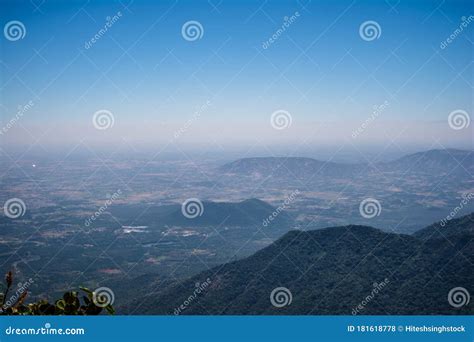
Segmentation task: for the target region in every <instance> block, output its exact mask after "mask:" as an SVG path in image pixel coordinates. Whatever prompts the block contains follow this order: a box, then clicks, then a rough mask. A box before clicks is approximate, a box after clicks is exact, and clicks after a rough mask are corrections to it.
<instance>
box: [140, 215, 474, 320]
mask: <svg viewBox="0 0 474 342" xmlns="http://www.w3.org/2000/svg"><path fill="white" fill-rule="evenodd" d="M469 217H471V218H472V214H471V215H469ZM446 229H449V230H450V239H449V241H447V240H446V239H444V238H439V237H437V236H436V235H435V236H432V237H429V236H428V235H429V233H430V230H431V228H430V227H427V228H425V229H423V230H422V231H420V232H419V233H418V234H415V235H414V236H411V235H401V234H392V233H385V232H382V231H380V230H377V229H375V228H371V227H366V226H353V225H351V226H343V227H333V228H326V229H322V230H315V231H290V232H288V233H287V234H285V235H284V236H283V237H282V238H280V239H279V240H277V241H275V242H274V243H273V244H271V245H270V246H268V247H266V248H264V249H262V250H260V251H259V252H257V253H255V254H254V255H252V256H250V257H248V258H246V259H243V260H239V261H235V262H232V263H228V264H224V265H222V266H219V267H215V268H213V269H210V270H208V271H205V272H202V273H200V274H198V275H196V276H194V277H192V278H190V279H188V280H185V281H183V282H179V283H176V284H173V285H170V286H168V287H167V288H166V289H165V290H163V291H162V289H160V291H159V292H160V295H159V296H155V295H154V294H153V292H152V291H151V292H150V294H149V297H148V298H144V299H141V300H140V302H142V301H144V304H143V305H141V306H140V312H141V313H144V314H173V312H175V310H176V308H179V307H180V306H181V305H182V307H184V309H183V310H182V314H228V315H230V314H258V315H260V314H270V315H278V314H289V315H297V314H303V315H305V314H313V315H332V314H336V315H342V314H344V315H351V314H354V310H355V309H356V308H357V307H358V306H359V305H361V306H362V308H359V310H358V312H356V313H358V314H365V315H367V314H380V315H385V314H387V315H388V314H390V315H395V314H397V315H401V314H410V315H412V314H474V305H473V303H472V300H471V303H470V304H469V305H466V306H464V307H462V308H454V307H452V306H451V305H450V304H449V303H448V300H447V296H448V293H449V291H450V290H451V289H452V288H454V287H464V288H466V289H467V290H468V291H469V292H470V293H471V294H473V293H474V286H473V284H474V272H472V265H473V264H474V235H473V234H472V222H471V221H470V218H468V217H464V218H461V219H459V220H453V221H451V222H450V226H449V228H446ZM421 237H423V239H422V238H421ZM203 283H206V284H207V285H208V286H207V287H206V288H205V289H204V290H202V291H201V292H200V293H199V294H196V292H195V289H196V288H197V287H200V286H201V284H203ZM382 285H383V286H382ZM277 287H285V288H287V289H289V290H290V291H291V294H292V301H291V304H289V305H287V306H284V307H280V308H278V307H275V306H273V305H272V303H271V301H270V294H271V292H272V291H273V290H274V289H275V288H277ZM375 288H377V289H379V291H378V292H377V293H376V294H374V289H375ZM190 296H191V297H190ZM368 296H371V297H370V298H369V297H368ZM368 298H369V299H368ZM183 303H184V304H183ZM364 303H365V304H364Z"/></svg>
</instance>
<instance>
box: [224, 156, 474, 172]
mask: <svg viewBox="0 0 474 342" xmlns="http://www.w3.org/2000/svg"><path fill="white" fill-rule="evenodd" d="M374 170H375V171H386V172H400V173H409V172H421V173H429V174H433V175H440V174H445V173H453V174H459V173H463V174H466V175H469V173H468V172H467V171H469V172H474V153H473V151H463V150H455V149H445V150H430V151H426V152H419V153H414V154H410V155H407V156H404V157H402V158H399V159H397V160H394V161H391V162H385V163H376V164H374V165H369V164H364V163H359V164H345V163H335V162H331V161H321V160H316V159H312V158H301V157H261V158H243V159H238V160H236V161H233V162H231V163H227V164H224V165H223V166H221V167H220V168H219V171H220V172H222V173H225V174H236V175H242V176H257V177H267V176H269V175H272V176H274V177H279V176H284V177H295V176H296V177H301V178H303V179H309V178H310V177H313V176H327V177H332V178H340V177H350V176H353V175H357V174H361V173H362V172H363V173H366V174H367V173H370V172H371V171H374Z"/></svg>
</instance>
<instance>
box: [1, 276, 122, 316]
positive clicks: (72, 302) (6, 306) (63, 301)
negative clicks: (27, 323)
mask: <svg viewBox="0 0 474 342" xmlns="http://www.w3.org/2000/svg"><path fill="white" fill-rule="evenodd" d="M5 283H6V284H5V285H4V286H3V287H4V290H3V292H2V293H1V294H0V302H1V309H0V315H35V316H37V315H99V314H100V313H101V312H102V311H103V309H105V310H106V311H107V312H108V313H109V314H114V313H115V310H114V308H113V307H112V306H111V305H107V306H105V307H101V306H97V305H96V304H95V303H94V300H93V297H94V292H93V291H91V290H89V289H87V288H84V287H83V288H81V290H82V291H83V292H84V293H85V294H86V295H85V296H82V298H81V297H80V296H79V293H78V292H77V291H68V292H65V293H64V294H63V297H62V298H60V299H58V300H56V301H55V302H54V304H50V303H49V302H48V301H47V300H40V301H38V302H36V303H30V304H25V301H26V298H27V296H28V290H27V289H25V290H24V291H21V293H19V295H18V296H16V295H14V296H13V298H14V301H13V303H7V298H8V295H9V294H10V293H11V291H12V285H13V273H12V272H11V271H10V272H8V273H7V274H6V276H5ZM98 300H99V303H100V298H99V299H98Z"/></svg>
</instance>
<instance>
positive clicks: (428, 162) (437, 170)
mask: <svg viewBox="0 0 474 342" xmlns="http://www.w3.org/2000/svg"><path fill="white" fill-rule="evenodd" d="M381 167H384V168H385V169H387V170H399V171H406V172H408V171H414V172H423V173H433V174H438V175H440V174H442V173H452V174H457V173H463V174H468V172H472V171H473V170H474V153H473V151H464V150H456V149H445V150H429V151H425V152H418V153H414V154H410V155H407V156H404V157H402V158H399V159H397V160H395V161H392V162H389V163H383V164H381Z"/></svg>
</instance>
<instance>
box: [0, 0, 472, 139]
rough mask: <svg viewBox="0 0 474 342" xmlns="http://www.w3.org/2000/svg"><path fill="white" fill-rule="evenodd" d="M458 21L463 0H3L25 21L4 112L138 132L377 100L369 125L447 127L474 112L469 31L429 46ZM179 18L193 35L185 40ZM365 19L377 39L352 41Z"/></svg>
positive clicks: (7, 58)
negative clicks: (108, 117)
mask: <svg viewBox="0 0 474 342" xmlns="http://www.w3.org/2000/svg"><path fill="white" fill-rule="evenodd" d="M118 12H120V13H121V16H120V18H119V19H118V20H117V21H116V22H115V23H114V24H113V25H112V26H111V27H110V28H109V29H108V30H107V32H106V33H105V34H104V35H102V36H101V37H100V39H99V40H98V41H96V42H95V43H94V44H92V46H91V47H90V48H89V49H86V48H85V43H86V42H89V41H90V39H91V38H92V37H94V35H96V34H97V33H98V32H99V30H100V29H102V28H103V27H104V25H105V23H106V18H107V17H113V16H114V15H117V13H118ZM295 13H298V16H297V17H296V19H295V20H294V22H293V23H291V25H289V27H288V28H286V29H285V31H284V32H283V33H282V34H281V35H279V36H278V38H277V39H276V40H275V41H274V42H273V43H272V44H270V46H269V47H268V48H267V49H264V48H262V44H263V43H264V42H266V41H268V39H269V38H270V37H271V36H272V35H273V34H275V33H276V32H277V30H278V29H279V28H281V27H282V25H283V23H284V18H285V17H291V16H292V15H295ZM470 15H474V11H473V6H472V4H470V3H469V1H446V2H443V1H400V2H395V1H391V2H390V1H354V2H352V1H269V2H265V1H261V2H257V1H220V2H219V1H214V2H208V1H179V2H174V1H138V0H135V1H122V2H112V1H97V2H87V1H67V2H66V1H46V2H44V3H35V2H30V1H24V2H22V1H2V11H1V14H0V18H1V23H2V25H5V24H7V23H8V22H10V21H11V20H18V21H21V22H22V23H23V24H24V26H25V28H26V36H25V37H24V38H23V39H20V40H18V41H9V40H7V39H5V38H4V37H2V40H1V62H2V63H1V65H0V67H1V69H0V70H1V79H2V89H1V102H2V107H1V114H2V120H3V121H8V120H10V118H11V117H13V116H14V115H15V113H16V111H17V108H18V106H19V105H24V104H26V103H28V102H29V101H33V102H34V106H33V108H32V109H30V110H29V113H27V114H25V115H24V116H23V117H22V118H21V126H23V127H27V126H28V125H30V124H31V125H39V126H44V125H46V126H51V124H54V125H58V127H65V126H67V125H77V127H81V125H87V124H89V123H90V120H91V117H92V115H93V114H94V113H95V112H96V111H98V110H101V109H107V110H109V111H110V112H112V113H113V115H114V118H115V123H116V125H117V126H120V125H122V129H125V128H124V125H128V126H129V127H131V126H130V125H132V126H133V129H134V130H135V131H137V132H138V133H137V135H139V133H140V130H141V129H143V132H146V131H147V129H150V125H157V126H156V127H158V126H159V127H161V128H157V130H156V131H157V132H158V131H159V132H161V131H160V129H163V130H165V131H166V128H164V127H167V126H166V125H168V124H169V125H171V126H173V125H175V126H176V127H179V126H180V125H183V124H185V123H186V121H187V120H190V118H192V116H193V113H194V112H195V111H196V110H197V108H199V107H201V106H202V105H203V104H204V103H206V101H211V103H212V105H211V106H209V107H208V108H206V109H205V113H203V115H201V116H200V118H199V122H200V123H201V124H202V125H204V123H208V124H212V125H214V124H215V125H217V126H216V127H219V123H220V124H221V125H223V126H226V127H228V126H229V125H234V124H235V126H236V127H237V126H239V125H240V126H242V127H245V126H246V125H253V124H256V123H257V122H268V120H269V118H270V115H271V114H272V112H274V111H276V110H279V109H284V110H286V111H288V112H289V113H291V115H292V119H293V123H294V125H295V126H297V125H307V124H308V123H310V122H354V123H355V124H357V123H360V122H363V121H364V120H365V119H366V118H367V117H368V116H370V115H371V112H372V110H373V106H374V105H380V104H382V103H383V102H384V101H388V102H389V103H390V106H389V107H388V108H387V109H386V110H385V112H384V113H383V115H381V117H380V118H379V120H380V121H381V122H384V121H387V122H388V121H402V122H408V121H422V122H432V121H443V122H445V121H446V119H447V116H448V114H449V113H450V112H452V111H453V110H456V109H463V110H465V111H466V112H468V113H472V112H473V111H472V109H473V101H472V97H473V85H474V83H473V77H472V75H473V65H472V61H473V42H474V34H473V33H474V30H473V27H474V25H472V26H473V27H471V26H468V27H467V28H465V29H464V31H463V32H462V33H461V34H459V35H457V36H456V38H455V39H454V41H453V42H452V43H450V44H448V46H447V47H446V48H444V49H441V48H440V43H441V42H443V41H444V40H445V39H446V38H447V37H448V36H449V35H451V34H452V33H453V31H454V30H456V29H457V28H459V26H460V24H461V23H462V17H463V16H464V17H469V16H470ZM190 20H194V21H198V22H199V23H200V24H201V25H202V27H203V36H202V38H201V39H198V40H196V41H187V40H185V39H183V36H182V34H181V29H182V26H183V24H184V23H186V22H187V21H190ZM366 21H375V22H377V23H378V25H379V26H380V28H381V34H380V37H379V38H378V39H375V40H372V41H365V40H363V39H362V38H361V36H360V34H359V27H360V25H361V24H362V23H364V22H366ZM240 126H239V127H240ZM35 127H36V126H35ZM173 127H174V126H173ZM194 127H195V128H196V130H197V129H198V127H199V125H198V124H196V125H195V126H194ZM207 127H209V126H207ZM470 128H472V126H471V127H470ZM172 130H173V129H171V131H172ZM116 132H119V129H117V131H116ZM471 132H472V131H471ZM465 133H466V132H464V134H465ZM467 133H469V132H467ZM144 134H147V133H144ZM160 134H161V133H160ZM205 134H206V132H205V133H204V135H205ZM295 134H296V133H295ZM67 135H68V134H65V137H66V136H67ZM58 136H61V133H60V132H58ZM196 137H197V136H196ZM464 137H465V136H464ZM196 139H198V138H196Z"/></svg>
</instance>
